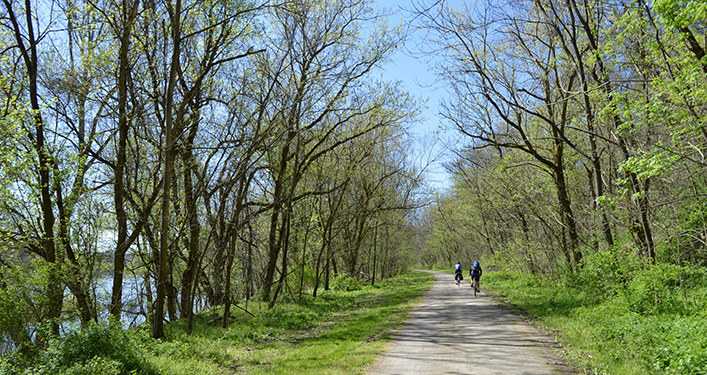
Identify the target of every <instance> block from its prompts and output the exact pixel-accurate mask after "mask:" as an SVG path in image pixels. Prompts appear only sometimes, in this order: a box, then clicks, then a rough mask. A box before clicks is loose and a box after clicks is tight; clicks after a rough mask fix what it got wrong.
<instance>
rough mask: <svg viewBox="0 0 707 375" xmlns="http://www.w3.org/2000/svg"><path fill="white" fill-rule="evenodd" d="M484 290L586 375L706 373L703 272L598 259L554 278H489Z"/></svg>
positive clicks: (610, 256) (611, 256)
mask: <svg viewBox="0 0 707 375" xmlns="http://www.w3.org/2000/svg"><path fill="white" fill-rule="evenodd" d="M484 278H485V284H486V285H487V286H488V287H489V288H490V289H491V290H493V291H494V293H496V294H497V295H499V296H500V297H501V299H502V300H504V301H506V302H507V303H508V304H509V305H510V307H511V308H513V309H515V310H516V311H518V312H520V313H521V314H524V315H526V317H528V318H530V319H534V320H536V323H539V324H540V325H544V326H545V327H546V328H548V330H549V331H551V332H552V333H554V334H555V336H556V338H557V339H558V341H560V342H561V343H562V344H563V345H564V346H565V347H566V348H567V352H568V355H569V357H570V358H569V359H570V361H571V362H572V363H573V364H574V365H575V366H577V367H579V368H580V369H581V370H583V371H584V372H585V373H591V374H676V375H677V374H686V375H687V374H689V375H698V374H707V272H705V269H703V268H702V269H701V268H697V267H680V266H675V265H666V264H661V265H657V266H649V267H646V266H643V265H642V264H640V263H638V262H637V261H636V260H634V259H633V258H632V257H631V256H621V255H620V254H615V253H608V252H606V253H598V254H594V255H592V256H590V257H588V258H587V259H586V262H585V266H584V268H583V269H582V270H581V271H580V272H579V273H577V274H575V275H573V276H570V277H565V278H563V279H561V280H551V279H548V278H540V277H536V276H533V275H530V274H520V273H508V272H490V273H488V274H485V275H484Z"/></svg>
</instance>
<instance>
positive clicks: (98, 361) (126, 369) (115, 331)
mask: <svg viewBox="0 0 707 375" xmlns="http://www.w3.org/2000/svg"><path fill="white" fill-rule="evenodd" d="M143 350H144V346H143V345H140V344H139V342H138V340H137V339H136V337H135V336H133V335H132V334H131V333H130V332H128V331H125V330H123V328H122V327H121V326H120V323H118V322H115V321H113V320H111V321H110V322H101V323H89V324H88V325H87V326H86V327H84V328H82V329H75V330H70V331H68V332H67V333H66V334H65V335H64V336H62V337H60V338H58V339H55V340H53V341H52V342H51V343H50V345H49V347H48V348H47V350H46V351H44V352H43V353H41V354H40V355H39V356H38V358H37V359H36V360H35V361H33V363H32V364H31V365H30V366H28V368H27V369H26V370H25V371H24V372H19V373H23V374H27V375H30V374H31V375H35V374H36V375H40V374H41V375H55V374H56V375H59V374H75V375H79V374H81V375H99V374H115V375H127V374H144V375H149V374H157V373H158V372H157V371H156V370H155V369H154V368H153V366H152V365H151V364H150V363H149V362H148V361H147V360H146V358H145V357H144V355H143ZM12 362H13V359H12V358H10V360H9V361H8V363H11V364H12ZM14 365H15V367H12V366H8V364H5V365H4V366H5V367H4V368H3V371H5V372H1V373H0V374H3V375H5V374H14V373H18V372H17V371H18V369H17V367H20V368H21V367H22V366H21V364H19V363H14Z"/></svg>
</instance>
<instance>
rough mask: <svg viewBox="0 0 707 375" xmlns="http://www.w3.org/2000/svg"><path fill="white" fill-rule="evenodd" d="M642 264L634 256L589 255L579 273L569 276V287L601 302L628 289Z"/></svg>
mask: <svg viewBox="0 0 707 375" xmlns="http://www.w3.org/2000/svg"><path fill="white" fill-rule="evenodd" d="M641 268H642V264H641V262H640V261H638V259H637V258H636V257H635V256H633V254H630V253H626V252H616V251H599V252H596V253H594V254H590V255H587V256H586V257H585V258H584V259H583V265H582V268H581V270H580V272H579V273H577V274H571V275H569V276H568V281H569V285H570V286H572V287H574V288H577V289H581V290H582V291H583V292H585V293H587V296H588V297H590V298H592V300H593V301H595V302H599V301H602V300H604V299H606V298H609V297H612V296H615V295H616V294H617V293H620V292H622V291H625V290H626V289H627V285H628V282H629V281H630V280H631V279H632V278H633V277H634V275H635V274H636V272H638V270H640V269H641Z"/></svg>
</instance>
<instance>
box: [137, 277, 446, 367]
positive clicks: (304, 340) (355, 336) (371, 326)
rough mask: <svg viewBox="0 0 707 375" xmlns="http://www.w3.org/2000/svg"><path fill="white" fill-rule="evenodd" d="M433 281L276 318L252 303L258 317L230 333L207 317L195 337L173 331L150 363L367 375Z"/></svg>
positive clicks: (313, 304)
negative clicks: (368, 367) (362, 374)
mask: <svg viewBox="0 0 707 375" xmlns="http://www.w3.org/2000/svg"><path fill="white" fill-rule="evenodd" d="M433 279H434V278H433V277H432V276H431V275H429V274H425V273H420V272H411V273H409V274H406V275H402V276H399V277H397V278H395V279H392V280H388V281H385V282H380V283H377V284H376V285H375V286H362V287H361V288H360V290H351V291H330V292H326V293H324V294H322V295H320V296H319V297H318V298H316V299H314V298H311V297H308V298H306V299H305V300H304V301H302V302H301V303H299V304H293V303H285V304H282V305H280V306H277V307H276V308H275V309H273V310H267V309H265V308H264V307H263V306H262V305H259V304H253V303H252V302H251V305H250V308H252V309H253V310H254V311H255V312H256V317H252V316H250V315H248V314H246V313H245V312H243V311H241V310H236V311H235V318H234V321H233V322H232V323H231V324H230V325H229V327H228V328H227V329H225V330H224V329H221V328H220V320H219V321H218V322H216V323H208V322H209V321H211V320H212V319H213V318H215V316H216V315H212V314H211V313H208V314H203V315H200V316H199V318H198V320H197V322H196V329H195V330H194V332H192V333H191V334H186V333H185V331H184V329H183V327H181V326H180V325H174V326H172V327H171V328H170V331H168V332H169V336H170V337H171V338H170V339H169V340H167V341H165V342H163V343H159V344H156V345H154V346H153V350H152V351H151V353H150V355H149V356H148V360H149V361H150V362H151V363H152V364H154V365H155V367H156V368H157V369H158V371H159V373H160V374H165V375H168V374H169V375H181V374H185V375H186V374H195V373H199V374H231V373H238V374H273V373H277V374H360V373H364V372H365V369H366V367H367V366H368V365H369V364H370V363H371V362H372V361H373V360H374V359H375V358H376V357H377V356H378V354H379V353H380V352H381V351H382V350H383V348H384V347H385V345H386V344H387V342H388V341H389V339H390V337H391V333H392V332H393V331H394V330H395V329H396V328H397V327H398V326H400V324H401V323H402V322H404V320H405V319H406V318H407V316H408V313H409V311H410V309H411V308H412V307H413V306H415V305H416V304H417V303H418V302H419V301H420V300H421V298H422V297H423V295H424V293H425V292H426V291H427V290H428V289H429V288H430V287H431V285H432V282H433ZM214 313H216V312H214Z"/></svg>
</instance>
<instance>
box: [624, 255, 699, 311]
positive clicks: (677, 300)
mask: <svg viewBox="0 0 707 375" xmlns="http://www.w3.org/2000/svg"><path fill="white" fill-rule="evenodd" d="M706 279H707V278H706V277H705V273H704V271H701V270H698V269H694V268H690V267H681V266H676V265H671V264H659V265H657V266H654V267H651V268H650V269H647V270H642V271H641V272H639V273H638V274H637V275H636V277H635V278H634V279H633V280H632V282H631V283H630V285H629V288H628V293H627V294H626V300H627V302H628V303H629V306H630V309H631V311H634V312H637V313H639V314H643V315H646V314H665V313H667V314H678V315H687V314H691V313H692V312H693V311H699V310H700V309H701V307H702V305H701V302H697V301H694V300H691V299H690V298H689V296H688V294H687V290H695V289H698V288H700V287H702V286H703V285H704V283H705V282H706V281H705V280H706Z"/></svg>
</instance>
